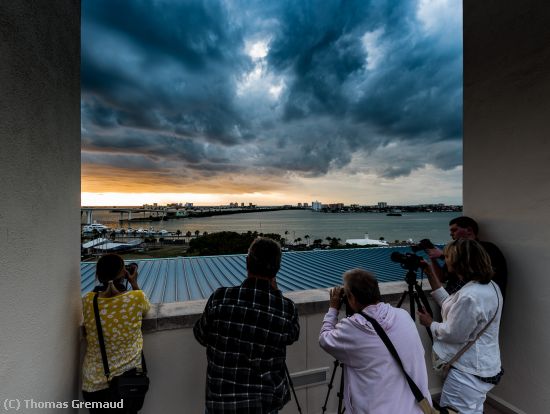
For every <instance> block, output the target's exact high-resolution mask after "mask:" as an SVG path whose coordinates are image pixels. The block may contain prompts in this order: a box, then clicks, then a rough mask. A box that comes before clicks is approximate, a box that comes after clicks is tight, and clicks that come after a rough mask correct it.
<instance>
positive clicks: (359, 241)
mask: <svg viewBox="0 0 550 414" xmlns="http://www.w3.org/2000/svg"><path fill="white" fill-rule="evenodd" d="M346 244H356V245H358V246H388V242H386V241H384V240H375V239H369V234H368V233H365V238H364V239H348V240H346Z"/></svg>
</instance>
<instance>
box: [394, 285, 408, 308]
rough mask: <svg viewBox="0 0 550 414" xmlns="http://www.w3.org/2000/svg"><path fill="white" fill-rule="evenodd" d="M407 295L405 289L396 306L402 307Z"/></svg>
mask: <svg viewBox="0 0 550 414" xmlns="http://www.w3.org/2000/svg"><path fill="white" fill-rule="evenodd" d="M405 296H407V289H405V291H404V292H403V294H402V295H401V298H399V302H397V305H396V308H400V307H401V305H402V304H403V301H404V300H405Z"/></svg>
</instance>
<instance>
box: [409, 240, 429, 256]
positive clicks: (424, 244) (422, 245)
mask: <svg viewBox="0 0 550 414" xmlns="http://www.w3.org/2000/svg"><path fill="white" fill-rule="evenodd" d="M434 247H435V246H434V244H433V243H432V242H431V241H430V239H422V240H420V241H419V242H418V243H417V244H413V245H412V246H411V250H412V251H413V252H415V253H416V252H419V251H420V250H427V249H433V248H434Z"/></svg>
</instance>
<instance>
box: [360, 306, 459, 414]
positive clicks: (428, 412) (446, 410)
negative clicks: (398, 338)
mask: <svg viewBox="0 0 550 414" xmlns="http://www.w3.org/2000/svg"><path fill="white" fill-rule="evenodd" d="M359 313H360V314H361V315H362V316H363V318H365V319H366V320H367V321H369V322H370V323H371V325H372V327H373V328H374V330H375V331H376V333H377V334H378V336H379V337H380V339H382V342H384V344H385V345H386V348H388V351H390V354H392V356H393V358H394V359H395V361H396V362H397V365H399V367H400V368H401V371H403V374H405V379H406V380H407V383H408V384H409V387H410V389H411V391H412V393H413V395H414V398H415V399H416V402H417V403H418V405H419V407H420V409H421V410H422V412H423V413H424V414H439V413H441V414H458V411H456V410H455V409H454V408H450V407H441V408H440V409H436V408H434V407H432V405H431V404H430V403H429V401H428V400H427V399H426V398H425V397H424V396H423V395H422V391H420V388H418V386H417V385H416V383H415V382H414V381H413V380H412V378H411V377H410V376H409V374H407V371H405V367H404V366H403V362H401V358H400V357H399V354H398V353H397V350H396V349H395V347H394V346H393V343H392V341H391V340H390V338H389V337H388V335H387V334H386V331H384V329H383V328H382V327H381V326H380V324H379V323H378V321H377V320H376V319H374V318H371V317H370V316H368V315H367V314H366V313H364V312H363V311H361V312H359Z"/></svg>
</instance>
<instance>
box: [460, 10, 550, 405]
mask: <svg viewBox="0 0 550 414" xmlns="http://www.w3.org/2000/svg"><path fill="white" fill-rule="evenodd" d="M549 19H550V8H549V7H548V5H547V3H545V2H538V1H524V2H501V1H483V2H479V1H476V0H467V1H465V2H464V209H465V212H466V214H468V215H471V216H473V217H475V218H476V219H478V220H479V222H480V224H481V227H482V232H483V237H484V238H486V239H487V240H492V241H494V242H495V243H497V244H498V245H499V246H500V247H501V248H502V251H503V252H504V254H505V256H506V257H507V259H508V265H509V288H508V293H507V298H506V299H507V300H506V304H505V307H504V314H503V319H502V326H501V344H502V360H503V366H504V369H505V370H506V375H505V376H504V378H503V380H502V383H501V384H500V385H499V386H498V387H496V388H495V390H494V392H493V393H492V394H493V395H494V396H496V397H497V398H500V399H502V400H505V401H507V402H508V403H509V404H511V405H512V406H514V407H517V408H519V409H520V410H522V411H523V412H526V413H543V412H545V413H546V412H549V411H550V394H549V393H548V390H549V389H550V379H549V376H548V373H549V372H550V355H549V353H548V349H550V331H548V327H549V326H550V316H549V315H550V313H549V308H550V279H549V277H548V275H549V272H550V244H549V240H550V184H549V181H550V139H549V137H550V123H549V121H548V119H549V114H550V47H549V44H550V43H549V42H550V26H549V25H548V21H549Z"/></svg>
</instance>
